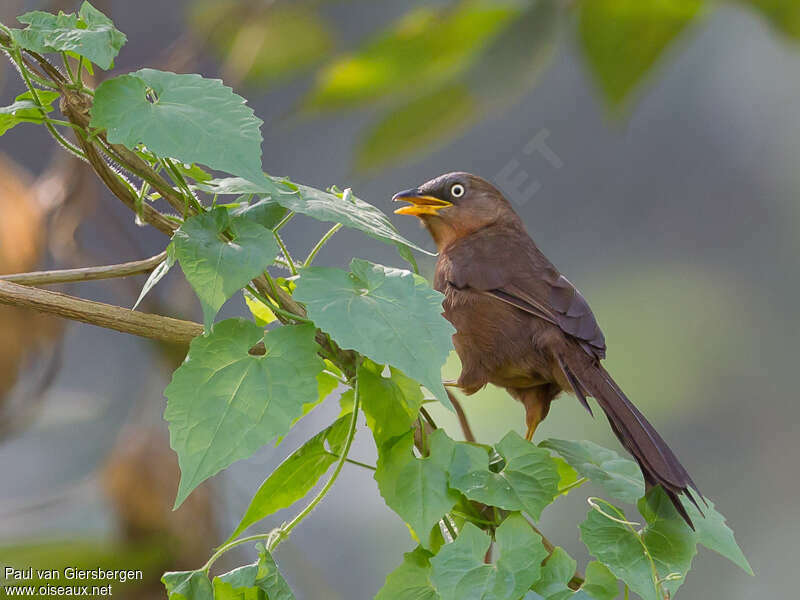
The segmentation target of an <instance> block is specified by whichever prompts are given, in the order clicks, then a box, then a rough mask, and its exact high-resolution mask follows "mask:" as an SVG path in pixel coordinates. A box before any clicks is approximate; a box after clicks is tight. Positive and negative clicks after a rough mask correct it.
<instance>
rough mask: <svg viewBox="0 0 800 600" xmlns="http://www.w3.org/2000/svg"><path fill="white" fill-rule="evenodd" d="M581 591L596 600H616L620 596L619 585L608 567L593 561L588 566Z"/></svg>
mask: <svg viewBox="0 0 800 600" xmlns="http://www.w3.org/2000/svg"><path fill="white" fill-rule="evenodd" d="M581 591H582V592H585V593H586V594H588V595H589V597H591V598H594V600H614V599H615V598H616V597H617V596H618V595H619V583H618V582H617V578H616V577H615V576H614V574H613V573H612V572H611V571H609V570H608V567H607V566H605V565H604V564H603V563H599V562H597V561H592V562H590V563H589V564H588V565H586V574H585V575H584V582H583V585H582V586H581Z"/></svg>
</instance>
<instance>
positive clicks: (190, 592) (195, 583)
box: [161, 571, 214, 600]
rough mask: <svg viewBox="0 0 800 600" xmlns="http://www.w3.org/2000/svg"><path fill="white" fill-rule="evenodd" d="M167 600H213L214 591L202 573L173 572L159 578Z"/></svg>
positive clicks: (206, 576)
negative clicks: (165, 591) (165, 589)
mask: <svg viewBox="0 0 800 600" xmlns="http://www.w3.org/2000/svg"><path fill="white" fill-rule="evenodd" d="M161 582H162V583H163V584H164V587H165V588H167V598H168V600H213V598H214V589H213V588H212V587H211V582H210V581H209V580H208V575H206V574H205V573H204V572H203V571H173V572H170V573H164V576H163V577H162V578H161Z"/></svg>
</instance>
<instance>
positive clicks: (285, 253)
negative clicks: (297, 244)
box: [272, 229, 306, 275]
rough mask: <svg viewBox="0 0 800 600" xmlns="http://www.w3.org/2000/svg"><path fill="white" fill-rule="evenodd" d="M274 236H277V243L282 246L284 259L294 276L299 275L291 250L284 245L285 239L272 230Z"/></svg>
mask: <svg viewBox="0 0 800 600" xmlns="http://www.w3.org/2000/svg"><path fill="white" fill-rule="evenodd" d="M272 235H274V236H275V241H277V242H278V246H280V248H281V252H282V253H283V256H284V258H286V263H287V264H288V265H289V271H291V273H292V275H297V267H295V266H294V261H293V260H292V255H291V254H289V249H288V248H287V247H286V244H284V243H283V239H282V238H281V236H280V235H278V232H277V231H275V230H274V229H273V230H272ZM303 266H306V265H303Z"/></svg>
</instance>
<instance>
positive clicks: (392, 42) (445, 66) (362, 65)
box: [305, 0, 520, 110]
mask: <svg viewBox="0 0 800 600" xmlns="http://www.w3.org/2000/svg"><path fill="white" fill-rule="evenodd" d="M519 10H520V9H519V5H518V4H517V3H514V2H497V1H496V0H469V1H467V2H459V3H457V4H455V5H451V6H449V7H447V8H432V7H420V8H416V9H414V10H412V11H410V12H408V13H407V14H405V15H404V16H403V17H402V18H401V19H399V20H398V21H395V22H394V23H392V25H391V26H390V27H389V28H388V29H386V30H385V31H382V32H380V33H378V34H377V35H376V36H374V37H373V38H372V39H370V40H368V41H367V43H366V44H365V45H364V46H363V47H362V48H360V49H359V50H358V51H357V52H356V53H354V54H350V55H344V56H342V57H340V58H337V59H336V60H335V61H334V62H333V63H332V64H330V65H329V66H327V67H326V68H325V69H324V70H323V71H322V73H321V75H320V76H319V78H318V82H317V86H316V88H315V89H314V90H313V91H312V92H311V94H310V97H309V98H308V99H307V100H306V102H305V104H306V106H307V107H308V108H312V109H325V110H329V109H338V108H342V107H351V106H354V105H358V104H361V103H363V102H367V101H372V100H376V99H378V98H382V97H385V96H389V95H392V96H393V97H396V96H397V95H398V94H399V95H401V97H402V96H404V95H405V96H408V95H409V94H411V93H413V92H414V91H415V90H425V89H426V88H428V87H430V86H434V85H436V84H438V83H440V82H442V81H444V80H447V79H450V78H452V77H454V76H455V75H457V74H459V73H461V72H463V71H464V69H466V68H467V67H468V66H469V64H470V63H471V62H472V60H473V58H474V57H475V55H476V54H477V53H479V52H480V50H481V48H482V47H483V46H485V45H486V44H487V43H488V42H489V41H490V40H491V39H492V38H493V36H495V35H496V34H497V33H498V32H500V31H501V30H502V28H503V26H504V25H505V24H506V23H507V22H508V21H509V20H510V19H512V18H513V17H514V16H515V15H517V14H518V12H519ZM398 82H413V83H412V84H410V85H400V86H398ZM406 88H408V89H406Z"/></svg>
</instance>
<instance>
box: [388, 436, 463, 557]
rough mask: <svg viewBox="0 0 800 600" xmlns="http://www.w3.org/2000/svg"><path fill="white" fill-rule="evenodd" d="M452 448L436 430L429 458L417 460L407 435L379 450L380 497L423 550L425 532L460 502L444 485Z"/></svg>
mask: <svg viewBox="0 0 800 600" xmlns="http://www.w3.org/2000/svg"><path fill="white" fill-rule="evenodd" d="M453 445H454V442H453V440H451V439H450V438H449V437H447V434H445V433H444V431H441V430H437V431H436V432H434V433H433V435H431V438H430V456H426V457H424V458H417V457H415V456H414V452H413V448H414V435H413V433H412V432H411V431H409V432H408V433H406V434H404V435H401V436H398V437H396V438H393V439H391V440H390V441H389V442H386V443H384V444H383V446H382V447H380V448H379V449H378V450H379V453H378V469H377V471H375V481H377V482H378V489H380V492H381V496H383V499H384V500H385V501H386V505H387V506H388V507H389V508H391V509H392V510H393V511H394V512H396V513H397V514H398V515H399V516H400V518H401V519H403V520H404V521H405V522H406V523H408V526H409V527H410V528H411V530H412V531H413V532H414V534H415V535H416V537H417V539H418V540H419V541H420V543H421V544H422V545H423V546H425V547H428V546H429V545H430V544H431V541H430V540H429V539H428V532H430V530H431V528H432V527H433V526H434V525H436V524H437V523H438V522H439V521H440V520H441V519H442V518H443V517H444V515H445V513H447V512H448V511H449V510H450V509H452V508H453V506H455V504H456V502H458V499H459V494H458V492H456V491H455V490H453V489H451V488H450V486H449V484H448V482H447V479H448V478H447V469H448V467H449V465H450V457H451V455H452V452H453Z"/></svg>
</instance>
